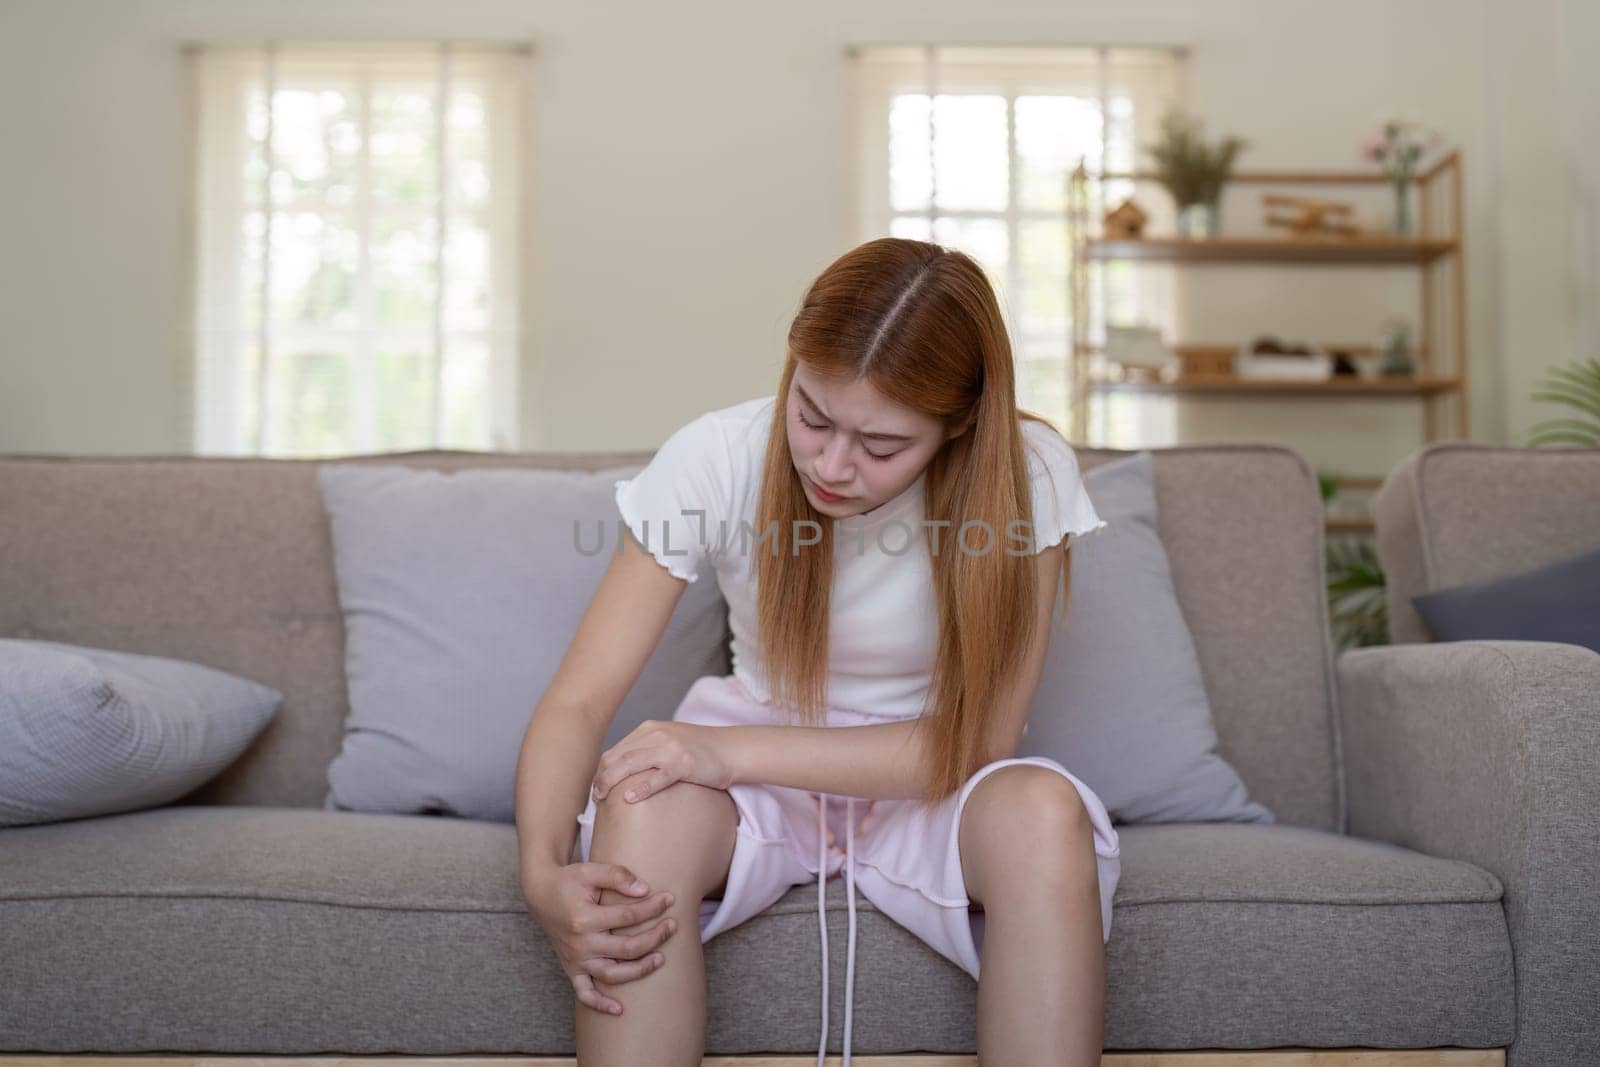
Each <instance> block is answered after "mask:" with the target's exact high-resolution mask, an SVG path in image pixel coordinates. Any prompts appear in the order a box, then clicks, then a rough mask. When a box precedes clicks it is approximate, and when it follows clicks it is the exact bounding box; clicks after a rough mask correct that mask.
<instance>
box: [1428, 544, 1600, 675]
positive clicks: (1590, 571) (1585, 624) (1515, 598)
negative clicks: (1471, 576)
mask: <svg viewBox="0 0 1600 1067" xmlns="http://www.w3.org/2000/svg"><path fill="white" fill-rule="evenodd" d="M1411 603H1413V604H1415V605H1416V607H1417V613H1418V614H1420V615H1421V616H1422V621H1423V622H1425V623H1427V624H1428V630H1429V631H1430V632H1431V633H1432V634H1433V638H1434V640H1435V641H1471V640H1476V639H1491V638H1501V639H1510V640H1520V641H1559V642H1561V643H1563V644H1568V645H1582V646H1584V647H1585V648H1592V649H1594V650H1595V651H1596V652H1600V548H1597V549H1595V550H1594V551H1592V552H1580V553H1579V554H1578V555H1576V556H1569V557H1567V558H1566V559H1560V560H1557V561H1556V562H1554V563H1547V564H1545V565H1544V566H1542V567H1534V568H1533V569H1532V570H1526V571H1519V572H1517V573H1516V574H1511V575H1507V576H1506V577H1504V578H1496V579H1494V580H1493V581H1487V582H1473V583H1470V584H1468V585H1456V586H1451V587H1450V588H1448V589H1436V590H1434V591H1433V592H1431V593H1423V594H1421V595H1420V596H1414V597H1412V598H1411Z"/></svg>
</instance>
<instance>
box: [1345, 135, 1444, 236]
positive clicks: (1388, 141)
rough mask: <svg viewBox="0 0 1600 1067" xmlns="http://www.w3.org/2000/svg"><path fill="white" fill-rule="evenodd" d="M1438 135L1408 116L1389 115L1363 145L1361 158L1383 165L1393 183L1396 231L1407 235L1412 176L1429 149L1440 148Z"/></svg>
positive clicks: (1408, 234) (1411, 228)
mask: <svg viewBox="0 0 1600 1067" xmlns="http://www.w3.org/2000/svg"><path fill="white" fill-rule="evenodd" d="M1439 143H1440V140H1439V135H1438V134H1437V133H1436V132H1434V131H1433V130H1429V129H1425V128H1424V127H1422V126H1421V125H1420V124H1419V123H1416V122H1414V121H1412V120H1410V119H1405V118H1393V119H1387V120H1385V121H1384V123H1383V124H1382V125H1381V126H1380V127H1379V128H1378V131H1377V132H1376V133H1374V134H1373V135H1372V136H1370V137H1368V138H1367V139H1366V141H1365V142H1363V143H1362V145H1361V155H1362V158H1364V159H1366V160H1367V161H1368V162H1371V163H1377V164H1379V165H1380V166H1382V167H1383V173H1384V174H1385V175H1386V176H1387V177H1388V179H1389V183H1390V184H1391V185H1392V186H1394V232H1395V233H1397V234H1399V235H1401V236H1403V237H1408V236H1410V235H1411V233H1412V231H1413V226H1412V222H1411V196H1410V191H1411V180H1412V178H1414V177H1415V176H1416V173H1417V165H1418V163H1419V162H1420V161H1421V159H1422V156H1423V154H1424V153H1426V152H1430V151H1432V150H1433V149H1435V148H1437V147H1438V145H1439Z"/></svg>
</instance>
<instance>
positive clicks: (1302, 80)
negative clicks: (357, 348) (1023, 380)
mask: <svg viewBox="0 0 1600 1067" xmlns="http://www.w3.org/2000/svg"><path fill="white" fill-rule="evenodd" d="M266 35H279V36H285V37H309V36H318V35H328V36H361V35H372V36H391V37H392V36H412V37H428V36H435V35H443V36H452V37H458V38H473V37H515V38H521V39H531V40H533V41H534V43H535V50H536V54H535V58H534V68H535V76H534V84H533V87H532V90H531V96H532V105H533V120H532V122H533V130H532V138H533V140H532V143H533V158H532V160H531V171H532V174H531V182H530V191H531V194H532V195H531V201H532V206H531V222H530V225H529V235H530V236H529V240H530V249H529V252H530V257H529V262H530V266H531V271H530V280H529V287H530V294H529V296H530V300H529V308H528V313H527V326H528V331H529V334H528V336H529V342H530V343H529V350H528V353H527V363H526V366H525V374H524V385H523V392H524V395H523V398H522V399H523V406H524V421H523V433H524V441H523V445H524V447H527V448H551V449H590V448H630V447H641V448H644V447H653V446H654V445H655V444H657V443H659V441H660V440H661V439H662V438H663V437H664V436H665V435H666V434H667V433H668V432H670V430H671V429H672V428H674V427H676V426H677V425H679V424H681V423H682V422H684V421H686V420H687V419H688V418H690V417H692V416H693V415H694V414H696V413H698V412H700V411H702V410H705V409H707V408H710V407H714V406H719V405H722V404H725V403H732V402H734V401H736V400H740V399H744V398H746V397H749V396H754V395H757V394H759V393H763V392H766V391H769V390H770V389H771V388H772V385H773V383H774V381H775V375H776V371H777V368H778V366H779V364H780V358H781V354H782V350H783V337H784V333H785V329H786V327H787V323H788V319H789V317H790V316H791V315H792V314H793V312H794V310H795V308H796V306H797V304H798V301H799V298H800V295H801V292H802V290H803V288H804V286H805V285H806V283H807V282H809V280H810V279H811V278H812V277H814V276H815V275H816V273H817V272H818V271H819V270H820V269H821V268H822V267H823V266H825V265H826V264H827V263H828V262H829V261H830V260H831V259H833V258H834V257H835V256H836V255H838V254H839V253H840V252H842V251H843V250H845V249H846V248H847V247H849V245H850V244H851V243H853V240H854V235H853V234H852V233H850V232H849V230H848V217H847V206H848V204H849V203H850V175H849V174H848V173H847V171H846V167H845V163H844V151H845V146H846V145H847V142H848V137H847V134H846V128H845V124H846V122H847V118H848V114H849V112H848V109H847V101H846V100H845V98H844V96H843V93H844V85H845V81H844V77H843V74H844V70H843V66H842V64H843V62H844V60H843V57H842V54H841V45H842V44H843V43H844V42H846V41H852V40H855V41H912V40H924V39H931V40H942V41H967V40H984V41H994V42H1030V41H1054V42H1084V43H1087V42H1098V41H1111V42H1124V43H1188V44H1190V45H1191V46H1192V47H1193V52H1192V55H1191V64H1192V66H1191V70H1192V90H1193V105H1194V108H1195V110H1197V111H1198V112H1199V113H1200V114H1202V115H1204V116H1205V118H1206V120H1207V125H1208V128H1209V129H1211V130H1215V131H1220V130H1228V131H1231V132H1236V133H1239V134H1241V135H1243V136H1246V137H1249V138H1251V139H1253V140H1254V141H1255V143H1256V147H1255V148H1254V149H1253V150H1252V153H1251V154H1250V156H1249V158H1248V160H1247V161H1242V162H1241V166H1245V165H1248V166H1249V167H1251V168H1258V167H1260V168H1265V167H1279V166H1281V167H1317V168H1335V169H1342V168H1346V167H1351V166H1355V165H1357V163H1356V160H1355V158H1354V156H1353V150H1354V146H1355V145H1356V144H1357V143H1358V142H1359V140H1360V138H1361V137H1362V136H1363V135H1364V134H1365V133H1366V132H1367V131H1368V129H1369V128H1370V126H1371V125H1372V122H1373V119H1374V117H1375V116H1376V115H1377V114H1378V113H1380V112H1382V111H1384V110H1385V109H1388V108H1392V107H1410V108H1412V109H1413V110H1415V111H1416V112H1417V113H1418V114H1419V115H1421V116H1423V117H1425V118H1426V119H1427V120H1428V121H1430V122H1431V123H1432V124H1434V125H1436V126H1437V127H1439V128H1440V129H1441V130H1442V131H1443V132H1444V133H1445V134H1446V136H1447V137H1448V138H1449V139H1451V140H1452V141H1455V142H1457V143H1459V144H1460V145H1461V148H1462V151H1463V155H1464V158H1465V160H1466V164H1467V170H1466V174H1465V179H1466V188H1467V194H1468V235H1467V236H1468V249H1469V251H1468V257H1467V263H1468V269H1469V281H1470V293H1471V296H1470V304H1471V307H1470V344H1471V349H1472V378H1473V386H1474V388H1473V394H1474V395H1473V405H1472V414H1471V420H1472V436H1473V437H1474V438H1477V439H1480V440H1488V441H1502V440H1510V439H1513V438H1516V437H1517V436H1518V435H1520V433H1521V431H1522V430H1523V429H1524V428H1525V427H1526V425H1527V424H1529V423H1530V422H1532V421H1534V420H1535V419H1537V418H1539V417H1541V415H1543V414H1549V412H1547V411H1546V412H1541V411H1539V410H1537V407H1538V406H1537V405H1533V404H1531V403H1530V402H1529V401H1527V399H1526V397H1527V394H1528V393H1529V392H1530V391H1531V389H1532V388H1533V381H1534V380H1535V379H1536V378H1538V377H1539V376H1540V375H1541V374H1542V373H1543V372H1544V371H1545V369H1546V368H1548V367H1549V366H1551V365H1554V364H1559V363H1564V362H1566V361H1568V360H1570V359H1572V358H1574V356H1575V355H1578V354H1580V353H1579V352H1577V351H1576V346H1577V344H1578V335H1579V334H1580V333H1581V332H1585V331H1586V332H1587V333H1588V337H1587V340H1588V342H1589V343H1590V344H1591V345H1592V344H1593V342H1594V340H1595V338H1594V337H1593V319H1592V318H1590V319H1587V320H1585V319H1581V318H1580V314H1581V312H1580V308H1581V306H1582V305H1580V303H1579V302H1578V300H1577V295H1578V292H1579V288H1580V285H1588V286H1591V287H1592V285H1593V282H1594V277H1593V271H1592V258H1591V259H1585V258H1584V255H1585V254H1586V253H1582V252H1581V250H1580V249H1579V248H1578V245H1577V243H1576V242H1577V238H1576V237H1575V236H1574V235H1575V234H1578V233H1580V232H1581V227H1579V226H1576V225H1575V224H1574V221H1573V220H1574V218H1581V217H1585V216H1584V215H1583V211H1585V210H1586V211H1587V215H1586V217H1587V219H1588V223H1587V225H1588V226H1589V227H1590V230H1589V233H1590V237H1591V239H1592V238H1593V236H1594V230H1593V227H1594V225H1595V223H1594V219H1595V215H1594V203H1593V199H1594V193H1595V187H1594V184H1593V179H1594V176H1595V173H1596V168H1595V156H1594V154H1593V153H1594V152H1595V147H1594V145H1595V138H1594V132H1595V131H1594V130H1593V129H1592V124H1593V122H1594V116H1593V108H1592V106H1590V105H1589V104H1588V103H1586V102H1589V101H1593V100H1594V99H1595V89H1596V83H1595V78H1596V75H1595V74H1594V73H1593V70H1592V68H1591V67H1590V66H1589V62H1588V61H1589V59H1590V57H1591V55H1592V53H1593V45H1594V44H1596V43H1600V42H1597V41H1596V39H1595V38H1596V37H1597V35H1600V19H1597V17H1596V15H1595V10H1594V6H1593V5H1590V4H1588V2H1587V0H1531V2H1526V3H1519V4H1517V5H1515V11H1514V10H1513V6H1512V5H1511V4H1510V3H1507V2H1502V0H1470V2H1468V0H1413V2H1409V3H1404V4H1397V3H1393V2H1392V0H1352V2H1350V3H1346V4H1342V5H1338V6H1335V5H1331V4H1326V3H1310V2H1308V0H1211V2H1208V3H1204V4H1194V3H1188V2H1182V0H1116V2H1105V0H1096V2H1093V3H1078V4H1057V5H1040V4H1034V3H1027V2H1024V0H989V2H987V3H984V4H982V5H979V4H976V3H971V2H967V3H956V2H953V0H884V2H880V3H876V4H872V5H861V4H854V3H846V2H840V0H823V2H820V3H813V4H806V5H797V4H766V3H760V4H752V3H749V2H747V0H716V2H709V0H700V2H693V3H688V2H685V3H677V4H669V5H662V4H651V3H645V2H644V0H635V2H629V3H622V2H620V0H599V2H593V0H591V2H588V3H583V4H560V5H556V4H538V3H526V2H523V3H518V2H513V0H456V2H453V3H451V4H449V5H444V4H439V3H436V2H431V0H385V2H382V3H379V2H377V0H368V2H355V0H315V2H308V0H281V2H275V3H273V4H261V3H259V2H258V0H208V2H206V3H195V2H193V0H142V2H141V3H138V4H131V3H95V2H89V0H0V132H3V141H0V144H3V146H4V147H3V149H0V151H3V153H4V165H3V166H0V227H3V228H0V246H3V248H4V258H3V261H0V262H3V266H0V344H3V345H4V348H3V349H0V452H59V453H76V454H82V453H182V452H186V451H188V450H189V445H188V441H187V439H186V437H185V433H184V427H185V426H186V425H187V416H186V411H185V408H186V400H185V398H184V397H182V396H181V395H179V393H178V385H177V383H178V382H179V381H180V375H179V372H178V366H177V364H178V361H179V360H180V359H181V358H182V345H181V336H182V330H183V319H184V314H185V308H186V292H185V288H186V283H187V279H186V278H185V276H184V270H185V263H186V244H187V241H188V234H187V232H186V230H185V211H184V208H185V204H184V191H185V189H186V179H187V166H188V160H187V158H186V156H185V149H186V144H185V140H184V131H185V122H184V116H183V103H184V94H183V88H184V83H183V80H182V77H181V75H182V68H181V66H180V60H179V55H178V52H177V47H176V46H177V43H178V42H179V41H180V40H184V39H190V38H211V37H218V38H230V39H234V38H254V37H258V36H266ZM1586 124H1588V125H1589V126H1590V129H1588V130H1587V131H1585V130H1584V127H1585V125H1586ZM1580 144H1581V145H1582V146H1583V148H1582V151H1581V152H1579V151H1575V146H1577V145H1580ZM1585 153H1587V154H1585ZM1585 161H1586V162H1585ZM1584 175H1587V178H1584ZM1585 180H1587V181H1589V183H1590V184H1589V185H1587V187H1585V186H1584V185H1583V184H1582V183H1583V181H1585ZM1585 196H1587V198H1588V200H1587V207H1586V208H1585V207H1584V206H1583V204H1582V203H1580V201H1582V200H1583V198H1584V197H1585ZM1589 248H1590V251H1591V252H1592V243H1591V245H1590V246H1589ZM1586 271H1587V273H1585V272H1586ZM1580 279H1582V281H1581V282H1580ZM1351 339H1359V338H1351ZM1581 354H1583V355H1590V354H1594V353H1592V352H1585V353H1581ZM1236 413H1237V412H1236ZM1230 417H1232V416H1230ZM1352 417H1355V416H1352ZM1369 417H1370V416H1360V417H1356V418H1357V424H1361V420H1362V419H1366V418H1369ZM1229 425H1230V426H1231V427H1232V429H1231V430H1230V431H1229V432H1230V433H1231V434H1232V435H1233V436H1234V437H1235V438H1244V437H1250V436H1251V435H1252V434H1253V433H1259V434H1260V435H1261V436H1271V437H1272V438H1273V439H1279V438H1278V437H1277V436H1276V435H1277V434H1278V433H1279V432H1280V430H1279V428H1278V427H1274V426H1271V425H1268V424H1262V425H1260V426H1259V427H1256V428H1255V429H1253V428H1252V423H1251V422H1248V421H1239V422H1233V423H1230V424H1229ZM1294 429H1295V428H1294V427H1293V426H1290V427H1287V430H1289V431H1291V432H1292V431H1293V430H1294ZM1415 432H1416V430H1415V426H1414V425H1413V426H1411V427H1410V428H1407V420H1406V419H1405V418H1404V417H1403V416H1402V417H1396V418H1394V419H1393V420H1388V421H1385V422H1384V423H1383V425H1382V426H1381V427H1379V429H1378V437H1377V438H1376V439H1377V440H1380V441H1381V442H1382V444H1381V446H1374V447H1375V451H1376V453H1382V454H1385V455H1387V456H1391V457H1392V458H1398V456H1399V455H1402V454H1404V452H1405V451H1407V450H1408V449H1409V448H1410V447H1411V445H1412V442H1413V441H1414V440H1415V438H1414V436H1413V435H1414V434H1415ZM1322 440H1329V438H1323V437H1321V436H1316V437H1312V438H1309V439H1304V440H1301V441H1295V442H1293V443H1295V444H1297V446H1300V447H1303V448H1305V449H1306V451H1307V452H1308V453H1311V452H1314V451H1315V450H1316V449H1317V448H1319V447H1320V445H1319V441H1322ZM1317 458H1318V459H1319V460H1320V458H1321V457H1317ZM1376 458H1377V456H1375V459H1374V461H1376Z"/></svg>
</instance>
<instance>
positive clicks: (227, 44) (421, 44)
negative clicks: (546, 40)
mask: <svg viewBox="0 0 1600 1067" xmlns="http://www.w3.org/2000/svg"><path fill="white" fill-rule="evenodd" d="M441 44H447V45H451V46H461V47H465V48H481V49H492V50H497V51H505V52H511V53H514V54H517V55H532V54H533V51H534V45H533V42H532V41H513V40H506V39H504V38H499V39H495V38H471V37H443V38H439V37H394V38H386V37H366V36H363V37H316V38H309V39H298V38H292V37H291V38H268V37H261V38H255V37H252V38H244V39H220V38H219V39H217V40H208V41H194V40H191V41H180V42H178V48H179V50H180V51H182V52H203V51H205V50H206V49H209V48H265V47H267V46H268V45H276V46H278V47H279V48H304V49H315V48H348V47H350V46H351V45H371V46H373V47H384V46H389V45H412V46H415V47H418V48H436V47H438V46H439V45H441Z"/></svg>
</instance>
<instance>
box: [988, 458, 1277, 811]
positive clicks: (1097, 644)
mask: <svg viewBox="0 0 1600 1067" xmlns="http://www.w3.org/2000/svg"><path fill="white" fill-rule="evenodd" d="M1154 471H1155V467H1154V457H1153V456H1152V455H1151V454H1150V453H1149V452H1148V451H1144V452H1137V453H1135V454H1133V455H1131V456H1127V457H1125V458H1122V459H1116V460H1111V461H1109V462H1106V463H1102V464H1100V465H1099V466H1097V467H1094V468H1093V469H1091V470H1086V471H1085V472H1084V475H1083V482H1084V486H1085V488H1086V489H1087V490H1088V492H1089V499H1090V501H1092V502H1093V504H1094V509H1095V511H1096V512H1098V513H1099V515H1100V517H1101V518H1103V519H1105V520H1106V526H1105V528H1104V529H1101V530H1099V531H1097V532H1096V533H1095V534H1094V535H1093V536H1092V537H1085V538H1083V539H1082V540H1075V541H1073V543H1072V551H1071V553H1070V555H1069V557H1068V559H1069V562H1070V565H1071V568H1072V574H1071V579H1072V584H1071V587H1070V589H1069V591H1068V603H1067V612H1066V620H1067V621H1066V623H1065V625H1063V624H1062V623H1061V621H1060V620H1059V619H1056V620H1054V621H1052V623H1051V627H1050V647H1049V650H1048V652H1047V654H1046V659H1045V666H1044V674H1043V676H1042V677H1041V678H1040V680H1039V689H1038V692H1037V693H1036V694H1035V696H1034V701H1033V705H1032V707H1031V709H1030V710H1029V713H1028V728H1027V731H1026V732H1025V733H1024V735H1023V738H1022V744H1021V746H1020V748H1019V751H1018V754H1019V755H1023V756H1048V757H1050V758H1051V759H1054V760H1056V761H1057V762H1059V763H1061V764H1062V765H1063V766H1065V767H1066V768H1067V769H1068V770H1070V771H1072V773H1073V774H1075V775H1077V776H1078V777H1080V778H1082V779H1083V780H1084V782H1085V783H1086V784H1088V786H1089V787H1090V788H1091V789H1093V790H1094V791H1095V793H1096V794H1098V795H1099V797H1100V799H1101V800H1102V801H1104V802H1105V805H1106V809H1107V811H1109V812H1110V814H1111V817H1112V821H1113V822H1120V823H1161V822H1273V821H1275V820H1274V818H1273V815H1272V813H1271V812H1270V811H1269V810H1267V809H1266V808H1265V807H1263V806H1262V805H1261V804H1259V803H1257V802H1255V801H1253V800H1251V799H1250V798H1249V796H1248V794H1247V791H1246V789H1245V785H1244V781H1243V780H1242V779H1241V778H1240V777H1239V773H1238V772H1237V771H1236V770H1234V768H1233V767H1232V765H1230V764H1229V763H1228V762H1227V761H1226V760H1224V759H1223V758H1222V757H1221V756H1220V755H1218V754H1217V732H1216V727H1215V725H1214V724H1213V722H1212V719H1211V704H1210V701H1209V700H1207V698H1206V691H1205V685H1204V682H1203V680H1202V678H1201V674H1200V660H1199V657H1198V656H1197V655H1196V653H1195V648H1194V639H1193V637H1192V636H1191V635H1190V633H1189V626H1188V624H1187V623H1186V622H1185V621H1184V619H1183V613H1182V611H1181V610H1180V608H1179V605H1178V594H1177V590H1176V588H1175V587H1174V586H1173V583H1172V568H1171V565H1170V564H1169V563H1168V560H1167V551H1166V548H1165V547H1163V545H1162V544H1161V538H1160V536H1159V534H1158V533H1157V530H1158V527H1157V525H1156V494H1155V478H1154ZM1058 614H1059V613H1058Z"/></svg>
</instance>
